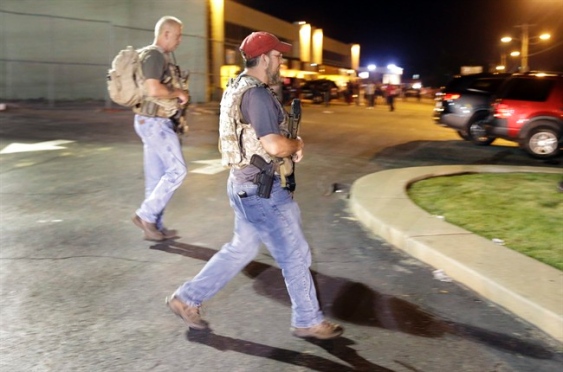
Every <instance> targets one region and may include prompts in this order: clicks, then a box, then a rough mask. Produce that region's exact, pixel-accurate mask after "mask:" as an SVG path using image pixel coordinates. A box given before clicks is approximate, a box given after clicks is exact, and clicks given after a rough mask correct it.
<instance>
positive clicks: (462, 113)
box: [433, 73, 511, 145]
mask: <svg viewBox="0 0 563 372" xmlns="http://www.w3.org/2000/svg"><path fill="white" fill-rule="evenodd" d="M510 75H511V74H507V73H480V74H471V75H457V76H454V77H453V78H452V79H451V80H450V81H449V82H448V84H446V86H445V87H444V88H443V89H442V90H441V91H440V92H439V93H437V94H436V97H435V100H436V104H435V106H434V111H433V118H434V122H435V123H436V124H438V125H441V126H443V127H446V128H451V129H454V130H455V131H456V132H457V133H458V135H459V136H460V137H461V138H463V139H464V140H467V141H469V140H471V141H473V142H475V143H477V144H482V145H488V144H490V142H491V140H490V138H488V137H487V136H482V135H479V134H481V132H478V131H477V132H475V133H476V134H475V135H474V136H472V135H471V133H472V132H471V128H472V126H474V125H480V123H481V122H482V121H483V120H485V119H487V117H488V116H489V109H490V106H491V102H492V97H493V94H494V93H495V92H496V91H497V90H498V88H499V86H500V85H501V84H502V83H503V82H504V81H505V80H506V79H507V78H508V77H509V76H510ZM480 141H482V143H480ZM487 142H488V143H487Z"/></svg>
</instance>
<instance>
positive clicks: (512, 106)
mask: <svg viewBox="0 0 563 372" xmlns="http://www.w3.org/2000/svg"><path fill="white" fill-rule="evenodd" d="M492 113H493V117H492V120H490V121H488V122H486V123H484V130H485V132H486V135H487V136H489V137H490V138H491V139H494V138H503V139H506V140H509V141H514V142H517V143H518V144H519V145H520V147H521V148H523V149H524V150H526V152H528V154H530V155H531V156H532V157H534V158H539V159H547V158H552V157H556V156H557V155H559V153H560V152H561V147H562V146H563V73H542V72H528V73H518V74H514V75H512V76H511V77H510V78H508V79H507V80H506V81H505V82H504V83H503V85H502V86H501V87H500V89H499V91H498V92H497V94H496V97H495V100H494V102H493V105H492Z"/></svg>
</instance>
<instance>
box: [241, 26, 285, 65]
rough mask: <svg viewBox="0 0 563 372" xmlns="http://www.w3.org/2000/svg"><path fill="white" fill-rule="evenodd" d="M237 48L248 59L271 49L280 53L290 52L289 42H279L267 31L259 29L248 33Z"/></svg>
mask: <svg viewBox="0 0 563 372" xmlns="http://www.w3.org/2000/svg"><path fill="white" fill-rule="evenodd" d="M239 49H240V51H241V52H242V53H243V54H244V58H246V59H250V58H254V57H258V56H259V55H261V54H265V53H268V52H269V51H271V50H277V51H278V52H280V53H287V52H290V51H291V44H288V43H284V42H281V41H280V40H279V39H278V38H277V37H275V36H274V35H272V34H270V33H269V32H264V31H260V32H253V33H251V34H250V35H248V36H247V37H246V38H245V39H244V40H243V41H242V44H240V48H239Z"/></svg>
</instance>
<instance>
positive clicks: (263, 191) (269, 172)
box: [250, 154, 275, 199]
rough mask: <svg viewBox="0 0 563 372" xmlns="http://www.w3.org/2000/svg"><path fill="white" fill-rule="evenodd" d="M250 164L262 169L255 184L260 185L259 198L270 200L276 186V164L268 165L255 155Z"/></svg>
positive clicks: (255, 179) (256, 177) (255, 178)
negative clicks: (273, 187)
mask: <svg viewBox="0 0 563 372" xmlns="http://www.w3.org/2000/svg"><path fill="white" fill-rule="evenodd" d="M250 164H252V165H254V166H255V167H256V168H258V169H260V173H258V174H257V175H256V176H255V177H254V184H256V185H258V196H259V197H261V198H266V199H268V198H269V197H270V194H271V193H272V185H273V184H274V172H275V167H274V162H273V161H271V162H269V163H267V162H266V160H264V158H263V157H261V156H260V155H256V154H254V155H252V157H251V158H250Z"/></svg>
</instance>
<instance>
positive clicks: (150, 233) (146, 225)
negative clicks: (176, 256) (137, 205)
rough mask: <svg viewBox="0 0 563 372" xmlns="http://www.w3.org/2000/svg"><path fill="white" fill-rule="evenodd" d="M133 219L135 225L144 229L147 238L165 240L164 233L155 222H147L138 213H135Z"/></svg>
mask: <svg viewBox="0 0 563 372" xmlns="http://www.w3.org/2000/svg"><path fill="white" fill-rule="evenodd" d="M132 220H133V223H134V224H135V226H137V227H138V228H140V229H141V230H143V232H144V233H145V239H146V240H152V241H156V242H159V241H161V240H164V235H163V234H162V233H161V232H160V231H158V229H157V228H156V225H155V224H154V223H150V222H147V221H145V220H143V219H141V217H139V216H137V215H135V216H134V217H133V219H132Z"/></svg>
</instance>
